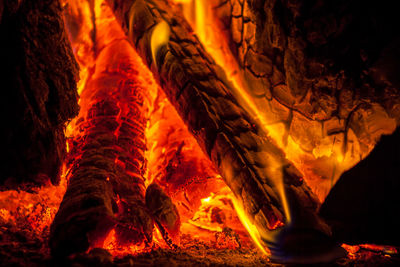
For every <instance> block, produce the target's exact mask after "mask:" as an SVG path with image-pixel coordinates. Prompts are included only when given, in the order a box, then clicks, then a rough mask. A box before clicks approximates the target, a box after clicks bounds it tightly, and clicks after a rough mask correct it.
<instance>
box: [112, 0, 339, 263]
mask: <svg viewBox="0 0 400 267" xmlns="http://www.w3.org/2000/svg"><path fill="white" fill-rule="evenodd" d="M108 2H109V3H110V6H111V8H112V9H113V10H114V13H115V15H116V17H117V19H119V22H120V23H121V25H122V27H123V29H124V30H125V32H126V34H127V36H129V38H130V41H131V43H132V44H133V45H134V46H135V47H136V49H137V51H138V53H139V54H140V55H141V56H142V58H143V59H144V62H145V63H146V64H147V65H148V66H149V67H150V68H151V70H152V71H153V73H154V74H155V76H156V78H157V79H158V81H159V83H160V84H161V86H162V87H163V89H164V91H165V92H166V94H167V97H168V98H169V100H170V101H171V103H172V104H173V105H174V106H175V108H176V109H177V111H178V113H179V114H180V116H181V117H182V118H183V120H184V121H185V123H186V124H187V125H188V128H189V129H190V131H191V132H192V133H193V134H194V136H195V137H196V139H197V141H198V142H199V144H200V146H201V147H202V149H203V150H204V152H206V153H207V155H208V156H209V157H210V158H211V160H212V162H213V163H214V164H215V165H216V166H217V167H218V169H219V171H220V173H221V175H222V176H223V178H224V179H225V181H226V183H227V185H228V186H229V187H230V188H231V189H232V191H233V192H234V194H235V196H236V197H237V199H238V201H239V204H240V205H242V206H243V209H244V211H245V214H246V215H247V217H248V218H249V219H250V221H251V222H252V223H253V224H255V225H256V227H257V229H258V231H259V234H260V235H261V238H262V240H263V241H264V242H265V243H266V244H268V246H269V247H270V248H271V249H272V250H273V254H274V255H276V256H277V257H280V258H281V259H283V258H284V257H285V255H282V254H280V253H282V252H283V254H285V253H295V249H293V251H289V250H292V248H290V245H289V243H290V242H289V240H291V241H294V240H293V237H294V236H296V237H294V239H295V240H296V238H298V240H296V241H298V242H301V240H302V241H305V240H308V242H309V245H310V244H311V243H313V248H312V249H316V247H317V246H320V245H321V244H320V242H319V241H321V240H317V239H318V238H313V237H310V235H303V236H301V234H299V235H296V234H293V235H292V233H295V232H296V231H297V230H294V229H303V230H304V229H309V230H310V229H311V230H310V232H312V231H316V232H320V233H324V234H323V235H329V228H328V227H327V225H326V224H325V223H324V222H323V221H322V220H321V219H320V218H319V217H318V216H317V214H316V212H317V209H318V207H319V203H318V200H317V198H316V197H315V196H314V194H313V193H312V192H311V191H310V189H309V188H308V187H307V185H306V184H305V183H304V182H303V179H302V177H301V174H300V173H299V172H298V171H297V169H296V168H295V167H294V166H293V165H292V164H291V163H290V162H289V161H288V160H286V158H285V155H284V153H283V152H282V151H281V150H280V149H279V148H278V147H277V146H276V145H275V144H274V143H273V142H272V141H271V140H270V139H269V138H268V136H267V135H266V133H263V131H262V130H261V129H260V128H259V127H258V126H257V121H255V120H254V119H252V118H250V117H249V116H248V115H247V113H246V112H244V111H243V109H242V108H241V107H240V106H239V104H238V102H237V101H236V100H235V99H234V98H233V97H232V95H231V93H230V92H231V91H232V88H231V85H230V84H229V82H227V79H226V78H225V77H224V75H223V71H222V70H221V69H220V68H219V67H218V66H217V65H216V64H215V63H214V61H213V60H212V59H211V58H210V57H209V56H208V55H207V53H206V52H205V51H204V49H203V47H202V46H201V44H200V43H199V41H198V40H197V38H196V37H195V36H193V34H192V30H191V28H190V26H189V25H188V24H187V22H186V21H185V20H184V19H183V18H182V16H180V12H179V11H177V10H174V9H173V7H171V6H170V5H169V4H168V3H167V2H165V1H141V0H137V1H118V0H114V1H112V0H110V1H108ZM165 22H166V24H168V25H169V30H170V38H169V40H168V38H163V36H165V32H160V27H164V26H163V24H162V23H164V25H165ZM160 23H161V24H160ZM165 28H166V29H167V30H168V27H165ZM153 32H155V33H156V34H155V35H153ZM156 38H162V39H156ZM151 44H153V46H152V45H151ZM285 195H286V196H287V198H286V197H285ZM284 223H286V227H284V228H282V227H281V226H283V225H284ZM282 229H285V230H284V231H281V230H282ZM279 234H281V235H280V236H279ZM274 235H275V236H274ZM315 236H317V235H315ZM280 239H281V240H280ZM299 240H300V241H299ZM328 247H329V248H328V249H327V248H326V247H325V248H323V249H321V248H320V249H321V250H324V249H327V250H329V249H330V248H332V244H329V245H328ZM321 250H320V251H318V252H321ZM308 252H309V253H311V252H310V251H308ZM325 252H326V251H325ZM295 256H300V255H295Z"/></svg>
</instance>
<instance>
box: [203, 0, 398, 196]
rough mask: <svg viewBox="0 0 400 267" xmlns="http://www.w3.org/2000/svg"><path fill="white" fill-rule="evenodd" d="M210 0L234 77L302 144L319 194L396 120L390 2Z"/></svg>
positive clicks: (301, 164) (300, 156) (299, 157)
mask: <svg viewBox="0 0 400 267" xmlns="http://www.w3.org/2000/svg"><path fill="white" fill-rule="evenodd" d="M204 3H205V5H206V6H207V7H208V8H209V9H208V10H209V14H208V17H207V19H206V20H207V21H209V20H212V21H213V28H215V29H212V31H207V33H208V35H209V36H210V35H211V36H213V35H216V34H213V33H214V32H217V36H216V38H220V39H221V40H222V41H221V43H223V42H224V41H225V42H226V43H227V44H226V45H225V46H226V47H225V48H224V49H225V50H224V52H225V54H231V55H232V57H233V58H234V59H235V61H236V62H237V65H238V66H237V68H236V69H235V71H236V73H237V74H236V75H237V76H240V77H241V79H242V80H244V81H245V82H244V83H245V84H246V91H247V92H248V93H249V95H250V96H251V97H252V99H253V101H255V102H256V103H257V104H258V106H260V107H262V110H261V112H262V113H263V115H265V117H266V118H267V120H268V121H272V122H273V123H274V125H279V124H280V125H282V128H283V129H282V130H281V131H284V132H285V133H284V134H278V138H279V139H283V140H284V142H287V140H288V137H289V139H291V141H292V142H293V143H295V144H296V145H297V146H298V151H297V153H291V155H289V156H288V157H289V159H290V160H291V161H292V162H293V163H294V164H295V165H296V166H297V167H298V168H301V170H302V171H303V172H307V173H308V175H306V182H307V183H308V185H309V186H310V187H311V188H312V189H313V191H314V192H316V193H317V194H318V197H319V198H320V200H323V199H324V198H325V197H326V195H327V194H328V192H329V190H330V189H331V188H332V185H333V184H334V183H335V182H336V181H337V180H338V179H339V177H340V175H341V174H342V173H343V172H344V171H346V170H348V169H349V168H351V167H353V166H354V165H355V164H356V163H358V162H359V161H360V159H361V158H364V157H366V156H367V155H368V153H369V152H370V151H371V150H372V149H373V147H374V145H375V144H376V140H377V139H378V138H379V137H380V136H381V135H382V134H390V133H392V132H393V131H394V129H395V127H396V125H399V123H400V113H399V109H398V108H397V107H398V105H399V103H400V95H399V93H398V87H399V85H400V83H399V80H398V78H397V77H398V75H397V74H394V72H393V70H392V69H399V67H398V66H397V65H398V62H399V52H398V47H399V45H398V36H399V33H398V31H397V29H394V28H393V27H392V25H393V23H395V21H396V19H397V15H396V13H395V12H394V11H393V10H395V8H394V6H393V7H392V8H390V6H388V5H385V6H379V7H376V5H375V4H374V3H373V2H371V1H369V2H360V1H355V2H353V3H351V4H350V3H348V2H346V1H344V2H340V3H335V4H334V5H332V4H331V3H328V2H324V1H315V2H313V3H307V4H306V3H305V2H296V3H292V2H287V1H279V0H278V1H270V0H254V1H242V0H233V1H225V0H217V1H212V0H210V1H208V0H205V1H204ZM207 25H209V24H207ZM209 36H207V37H208V38H210V39H212V37H209ZM388 66H391V67H388ZM311 170H312V171H311Z"/></svg>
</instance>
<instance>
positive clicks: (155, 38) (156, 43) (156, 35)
mask: <svg viewBox="0 0 400 267" xmlns="http://www.w3.org/2000/svg"><path fill="white" fill-rule="evenodd" d="M169 33H170V29H169V25H168V23H166V22H165V21H161V22H160V23H158V24H157V25H156V26H155V27H154V30H153V32H152V34H151V40H150V46H151V55H152V56H153V62H154V64H156V66H157V58H156V56H157V52H158V51H159V50H160V48H161V47H162V46H164V45H166V44H167V43H168V41H169Z"/></svg>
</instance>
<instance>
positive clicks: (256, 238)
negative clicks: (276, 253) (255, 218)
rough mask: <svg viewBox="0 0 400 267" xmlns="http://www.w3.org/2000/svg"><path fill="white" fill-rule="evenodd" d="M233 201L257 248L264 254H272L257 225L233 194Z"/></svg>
mask: <svg viewBox="0 0 400 267" xmlns="http://www.w3.org/2000/svg"><path fill="white" fill-rule="evenodd" d="M232 201H233V204H234V206H235V210H236V212H237V214H238V216H239V218H240V221H241V222H242V224H243V226H244V227H245V228H246V230H247V232H248V233H249V235H250V236H251V238H252V240H253V242H254V243H255V244H256V246H257V248H258V249H259V250H260V251H261V252H262V253H263V254H264V255H271V253H270V252H269V251H267V250H266V248H265V246H263V245H262V244H263V241H262V240H261V236H260V233H259V232H258V229H257V227H256V226H255V225H254V224H252V223H251V222H250V220H249V218H248V217H247V215H246V213H245V212H244V211H243V207H242V206H241V204H240V202H239V201H237V200H236V199H235V197H233V196H232Z"/></svg>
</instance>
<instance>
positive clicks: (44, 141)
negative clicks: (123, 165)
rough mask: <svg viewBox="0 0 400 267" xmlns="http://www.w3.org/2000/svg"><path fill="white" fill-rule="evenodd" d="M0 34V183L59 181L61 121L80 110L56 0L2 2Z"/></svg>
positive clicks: (62, 154) (74, 72)
mask: <svg viewBox="0 0 400 267" xmlns="http://www.w3.org/2000/svg"><path fill="white" fill-rule="evenodd" d="M0 38H1V40H0V58H1V60H0V62H1V65H2V68H1V72H2V76H1V77H2V87H3V90H1V91H2V93H1V97H0V98H1V99H2V100H3V103H2V104H1V114H2V118H3V122H2V131H1V138H0V139H1V151H2V153H1V157H0V161H1V165H0V188H1V190H3V189H7V188H16V187H19V186H20V185H21V183H22V184H25V185H28V184H33V185H36V186H38V185H43V184H45V183H46V182H48V181H49V180H51V182H52V183H53V184H58V182H59V180H60V175H61V164H62V161H63V160H64V157H65V137H64V127H65V123H66V122H67V121H68V120H70V119H71V118H73V117H74V116H76V115H77V113H78V109H79V107H78V101H77V100H78V96H77V93H76V81H77V79H78V66H77V64H76V61H75V59H74V56H73V53H72V49H71V46H70V43H69V41H68V39H67V36H66V33H65V30H64V22H63V18H62V8H61V5H60V3H59V1H56V0H46V1H1V4H0ZM22 188H23V189H28V188H26V187H23V186H22Z"/></svg>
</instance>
